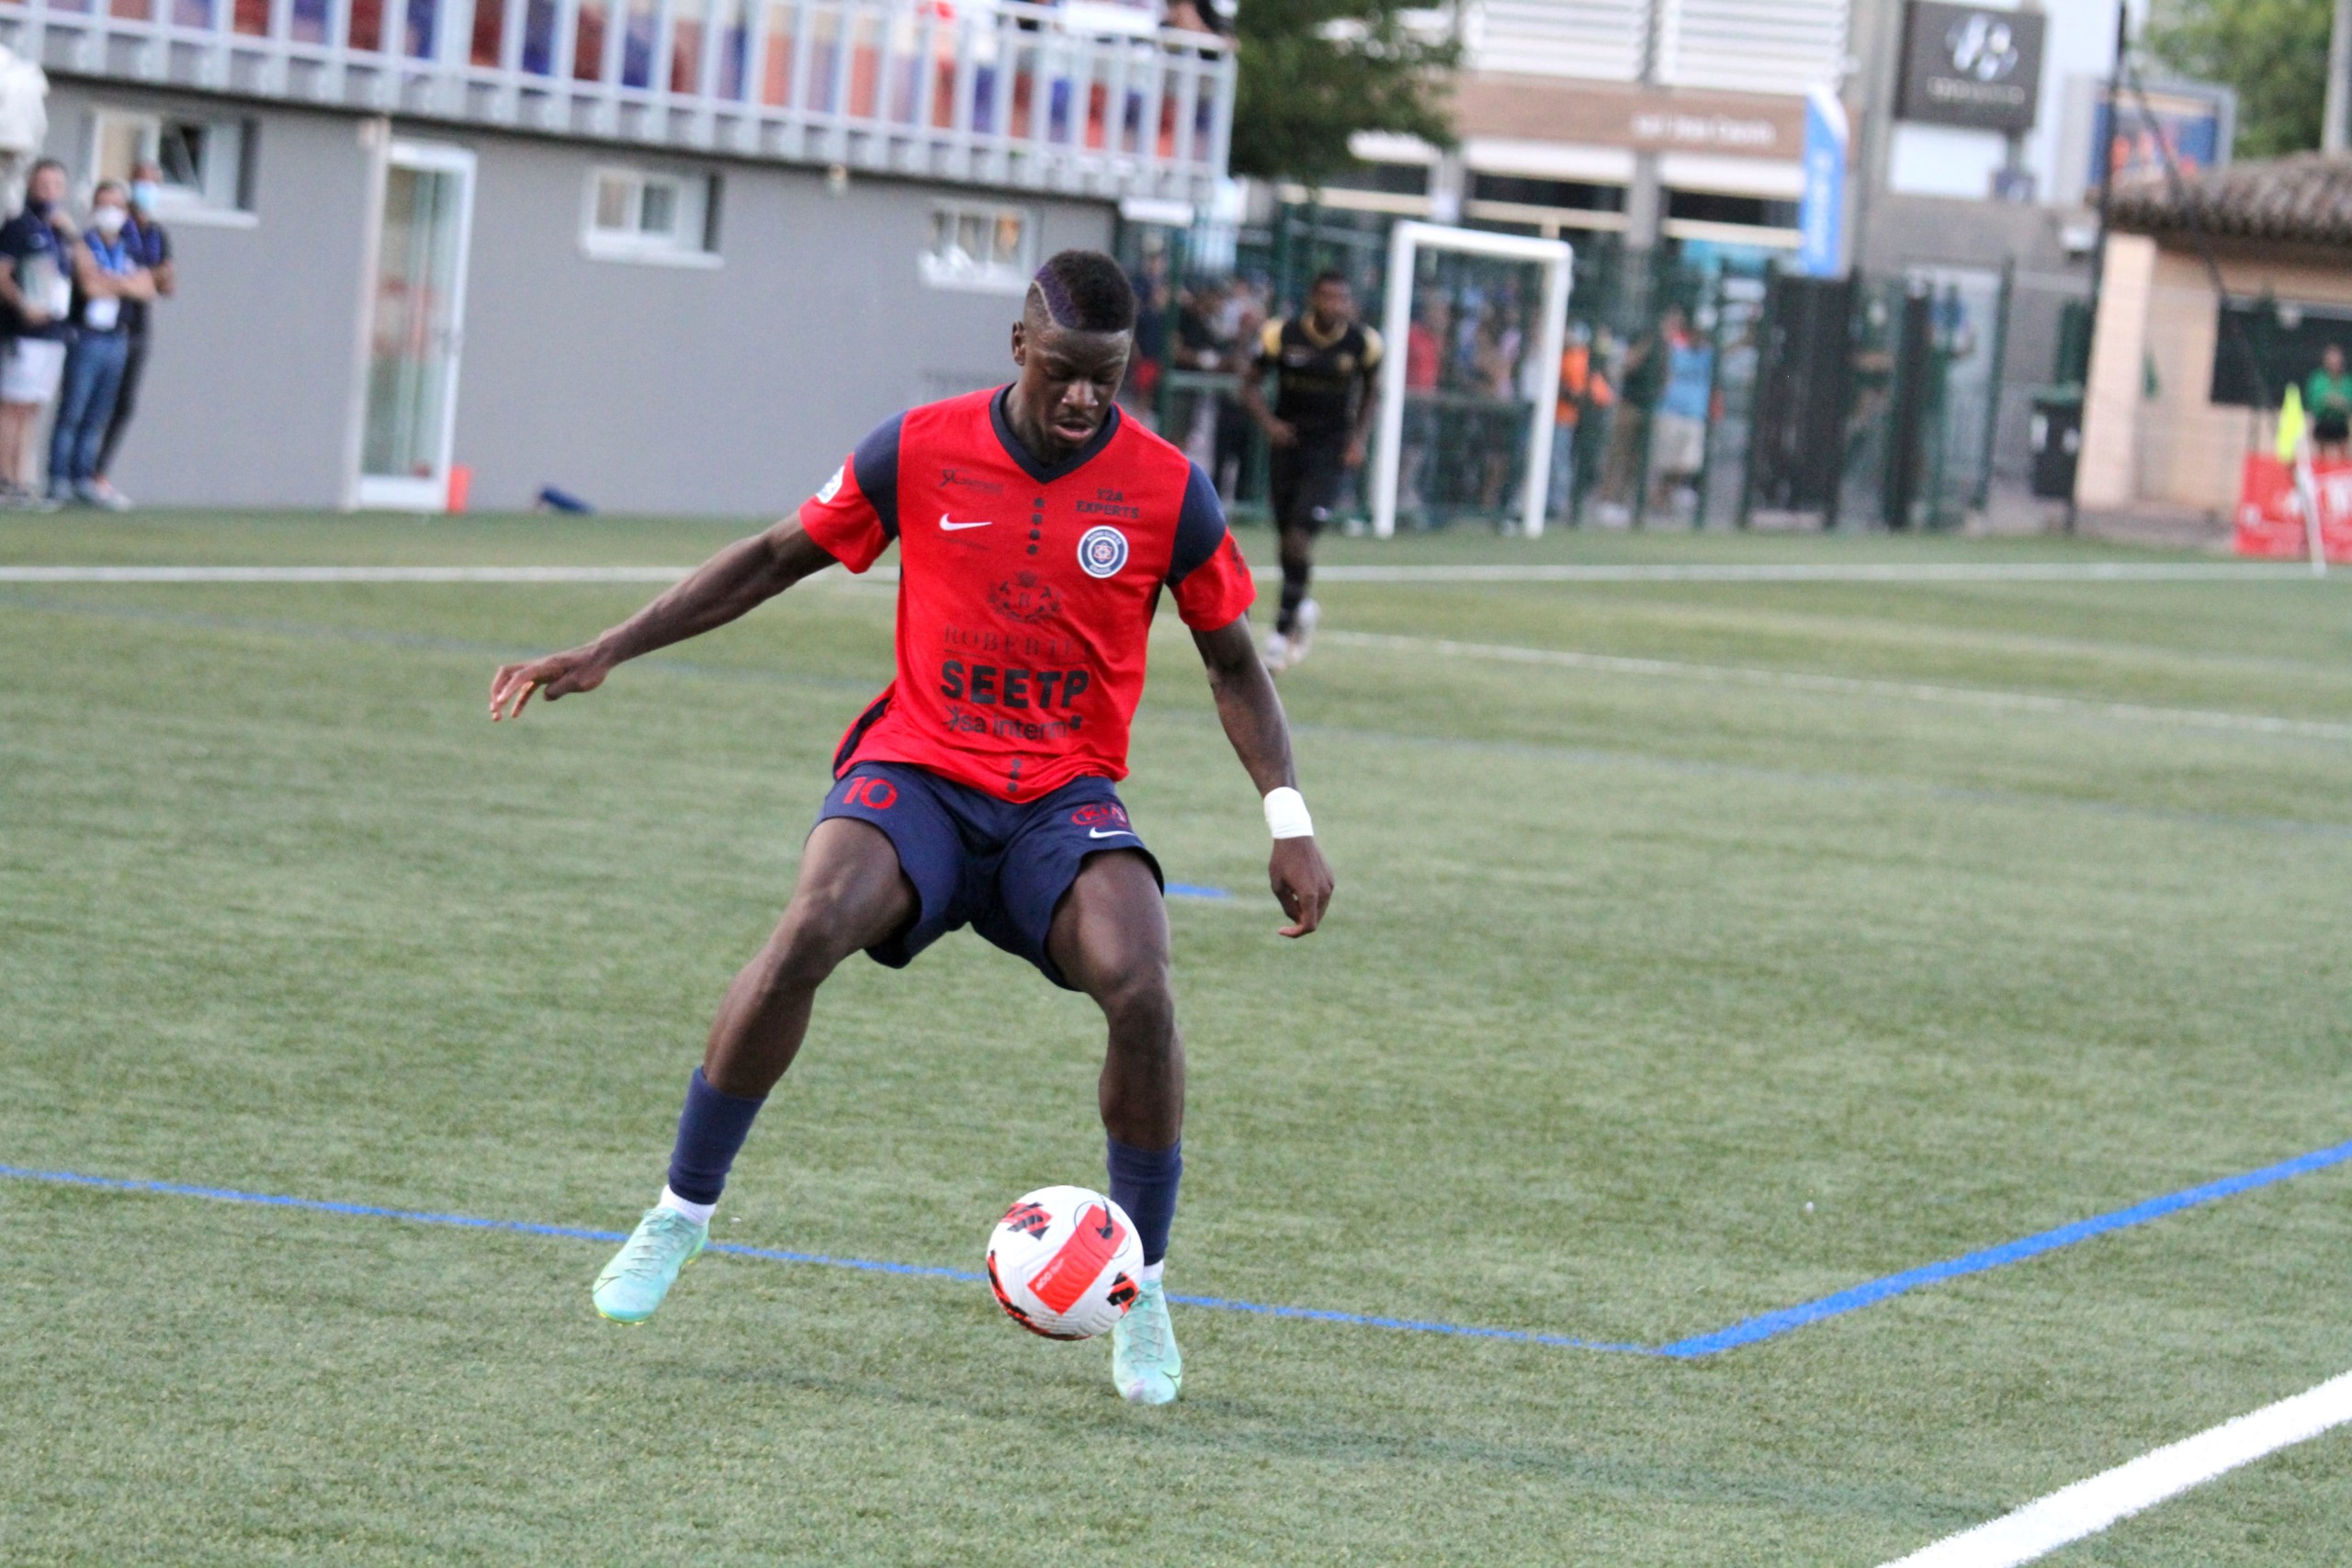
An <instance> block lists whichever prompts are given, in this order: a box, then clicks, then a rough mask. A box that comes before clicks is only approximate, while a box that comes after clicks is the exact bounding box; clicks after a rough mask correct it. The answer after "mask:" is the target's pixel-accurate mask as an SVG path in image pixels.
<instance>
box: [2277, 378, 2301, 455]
mask: <svg viewBox="0 0 2352 1568" xmlns="http://www.w3.org/2000/svg"><path fill="white" fill-rule="evenodd" d="M2302 444H2303V389H2301V387H2298V386H2296V385H2294V384H2293V383H2291V382H2290V383H2289V384H2288V387H2287V396H2286V399H2285V400H2284V401H2282V402H2280V403H2279V405H2278V460H2279V461H2280V462H2282V463H2291V462H2293V461H2294V460H2295V448H2296V447H2298V446H2301V445H2302Z"/></svg>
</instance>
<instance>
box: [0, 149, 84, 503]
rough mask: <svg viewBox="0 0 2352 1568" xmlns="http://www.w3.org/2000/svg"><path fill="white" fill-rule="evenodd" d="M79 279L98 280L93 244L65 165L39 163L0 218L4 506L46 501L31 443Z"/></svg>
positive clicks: (57, 371) (61, 353)
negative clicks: (77, 223)
mask: <svg viewBox="0 0 2352 1568" xmlns="http://www.w3.org/2000/svg"><path fill="white" fill-rule="evenodd" d="M77 284H89V285H96V286H98V287H103V285H100V284H98V278H97V274H96V268H95V266H94V265H92V263H91V260H90V254H89V250H88V247H86V246H85V245H84V244H83V243H82V236H81V231H79V230H78V229H76V228H75V227H74V219H73V217H72V215H71V214H69V213H68V212H67V211H66V210H65V165H64V164H61V163H59V162H58V161H57V160H56V159H54V158H43V159H42V160H41V161H40V163H38V164H34V165H33V168H32V173H31V174H30V175H28V177H27V178H26V181H25V207H24V210H23V211H21V212H19V213H17V215H16V216H15V217H14V218H11V219H9V220H8V221H7V222H6V223H5V224H0V316H5V318H6V321H5V324H6V329H7V339H8V344H7V354H6V358H5V359H0V505H6V506H13V507H36V508H44V509H45V508H46V507H47V506H48V504H49V503H48V502H45V501H43V500H42V499H41V497H40V494H39V492H37V491H34V489H33V488H32V486H31V484H30V483H29V482H28V480H29V478H30V474H29V464H28V454H27V451H26V448H27V446H28V445H29V438H30V436H31V434H32V428H33V423H34V422H35V421H36V420H38V419H39V418H40V411H41V410H42V409H43V408H44V407H46V406H48V403H49V400H51V398H54V397H55V396H57V387H58V381H59V378H61V377H62V375H63V374H64V370H65V345H66V344H67V342H68V341H69V339H70V338H71V336H72V333H73V328H72V325H71V321H70V318H71V316H72V313H73V307H74V288H75V286H76V285H77Z"/></svg>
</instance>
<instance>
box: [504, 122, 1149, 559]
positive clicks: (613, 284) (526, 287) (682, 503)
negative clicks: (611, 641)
mask: <svg viewBox="0 0 2352 1568" xmlns="http://www.w3.org/2000/svg"><path fill="white" fill-rule="evenodd" d="M465 140H466V141H467V142H468V143H469V145H471V146H473V147H474V148H476V149H477V151H478V152H479V153H480V155H481V184H480V187H479V190H478V193H477V196H476V198H475V208H474V234H473V264H472V275H471V278H470V280H469V295H468V299H467V301H466V318H467V330H466V349H465V360H464V368H463V371H462V375H461V382H462V384H461V387H460V389H459V393H458V439H457V460H458V461H459V462H461V463H469V464H471V465H473V467H474V470H475V478H474V485H475V489H474V495H475V504H477V505H481V506H485V507H510V506H519V505H523V504H526V503H527V502H528V501H529V500H530V498H531V496H532V495H534V494H535V493H536V492H537V490H538V488H539V486H540V485H542V484H545V483H550V482H552V483H554V484H558V485H560V486H561V487H563V488H564V489H566V490H569V491H574V492H575V493H578V494H580V495H582V496H585V497H587V498H589V499H590V500H592V501H594V502H595V503H596V504H597V505H598V506H600V507H608V508H612V509H616V510H624V511H662V512H676V511H715V512H734V513H771V512H781V511H784V510H786V509H788V508H790V507H792V506H794V505H796V504H797V503H798V502H800V501H801V500H802V499H804V498H805V497H806V496H807V495H808V493H809V491H811V490H813V489H814V488H815V487H816V486H817V485H818V484H820V483H821V482H822V481H823V479H824V478H825V476H826V475H827V474H829V473H830V472H831V471H832V468H833V466H834V465H835V464H837V463H839V462H840V461H841V460H842V455H843V454H845V453H846V452H847V451H848V450H849V448H850V447H851V446H854V444H855V443H856V441H857V438H858V437H859V436H861V435H863V434H865V433H866V431H867V430H869V429H871V428H872V427H873V425H874V424H875V423H876V421H878V420H880V419H882V418H883V417H885V416H886V415H888V414H890V413H892V412H896V411H897V410H899V409H901V408H904V407H906V406H907V405H908V404H909V403H912V402H919V401H922V400H927V399H931V398H937V397H943V396H945V395H948V394H949V393H952V392H957V391H963V390H966V389H969V388H972V387H977V386H985V385H988V384H989V383H990V382H991V381H998V380H1006V379H1010V378H1011V376H1012V361H1011V357H1010V352H1011V351H1010V349H1009V347H1008V334H1009V333H1010V332H1011V330H1012V321H1013V318H1014V317H1015V316H1017V315H1018V314H1019V313H1020V305H1021V301H1020V299H1019V298H1018V297H1017V296H1009V295H1003V294H978V293H970V292H964V291H957V290H952V289H942V288H932V287H930V286H928V285H926V284H925V283H924V282H923V281H922V276H921V275H920V273H919V272H918V269H917V260H918V257H919V256H920V254H921V253H922V248H923V246H924V244H925V243H926V242H927V240H928V238H929V235H930V231H931V210H932V203H933V200H934V199H935V198H937V197H942V196H949V197H953V196H956V195H958V194H961V193H956V192H951V191H943V190H941V189H939V188H938V187H928V186H914V185H908V184H899V183H893V182H886V181H878V180H867V179H855V180H853V182H852V183H851V185H850V186H849V188H848V189H847V190H846V191H844V192H842V194H840V195H838V196H835V195H831V194H829V193H828V191H827V188H826V185H825V180H824V176H823V175H822V174H821V173H820V172H819V171H815V170H802V169H786V168H777V167H773V166H770V167H760V166H757V165H745V164H731V165H727V166H725V167H723V168H722V169H721V171H720V172H721V173H722V175H723V195H722V197H721V216H720V228H719V232H720V255H721V265H719V266H718V267H717V268H714V269H709V270H703V269H695V268H686V267H678V266H664V265H649V264H645V263H641V262H616V261H605V260H594V259H591V258H589V257H588V256H586V255H584V254H582V250H581V244H580V232H581V222H582V204H583V202H584V200H585V192H586V189H587V181H588V178H589V171H590V169H591V168H592V167H594V165H595V164H599V163H614V162H621V163H629V164H637V165H639V166H645V167H653V168H677V169H684V170H690V171H694V172H707V170H709V169H710V168H712V167H713V166H714V165H712V164H681V163H676V162H673V161H670V160H648V159H642V158H630V157H626V156H620V157H616V156H615V155H614V154H613V153H611V152H600V151H599V150H598V149H595V148H592V147H586V146H582V145H579V144H577V143H565V142H556V141H526V140H523V139H520V138H514V137H469V138H466V139H465ZM1029 205H1033V206H1035V207H1037V208H1038V209H1041V210H1042V212H1043V216H1044V227H1043V231H1042V233H1041V236H1040V249H1039V252H1038V254H1040V255H1041V256H1042V255H1046V254H1051V253H1052V252H1053V251H1055V250H1058V249H1061V248H1063V247H1065V246H1069V245H1088V246H1095V247H1107V246H1108V245H1109V243H1110V241H1111V209H1109V208H1108V207H1101V206H1093V205H1088V204H1080V203H1071V202H1053V201H1043V202H1031V203H1029Z"/></svg>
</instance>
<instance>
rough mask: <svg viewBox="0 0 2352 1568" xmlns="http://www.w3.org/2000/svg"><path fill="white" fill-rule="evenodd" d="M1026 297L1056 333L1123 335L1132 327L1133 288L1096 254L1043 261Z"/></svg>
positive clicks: (1070, 254)
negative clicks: (1037, 308)
mask: <svg viewBox="0 0 2352 1568" xmlns="http://www.w3.org/2000/svg"><path fill="white" fill-rule="evenodd" d="M1029 292H1030V294H1031V295H1032V297H1034V298H1035V300H1036V301H1037V303H1038V304H1039V305H1041V306H1042V307H1044V309H1045V312H1046V320H1047V321H1051V322H1053V323H1054V325H1056V326H1057V327H1062V328H1065V329H1067V330H1069V331H1073V332H1081V333H1124V332H1129V331H1132V330H1133V329H1134V327H1135V324H1136V291H1135V286H1134V285H1133V284H1130V283H1129V282H1128V281H1127V275H1126V273H1125V270H1124V269H1122V268H1121V267H1120V265H1119V264H1118V263H1117V262H1115V261H1113V260H1112V259H1111V258H1110V257H1109V256H1106V255H1104V254H1103V253H1102V252H1101V251H1057V252H1056V253H1055V254H1052V255H1050V256H1048V257H1046V265H1043V266H1041V267H1039V268H1038V269H1037V276H1035V277H1033V278H1031V279H1030V280H1029Z"/></svg>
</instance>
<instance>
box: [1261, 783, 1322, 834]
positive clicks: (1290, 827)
mask: <svg viewBox="0 0 2352 1568" xmlns="http://www.w3.org/2000/svg"><path fill="white" fill-rule="evenodd" d="M1266 831H1268V832H1269V833H1272V835H1273V836H1274V837H1275V838H1277V839H1311V838H1313V837H1315V823H1314V822H1313V820H1312V819H1310V818H1308V817H1307V815H1306V796H1305V795H1301V794H1299V793H1298V791H1296V790H1295V789H1293V788H1291V787H1290V786H1289V785H1288V784H1284V785H1283V787H1282V788H1280V789H1270V790H1268V791H1267V792H1266Z"/></svg>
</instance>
